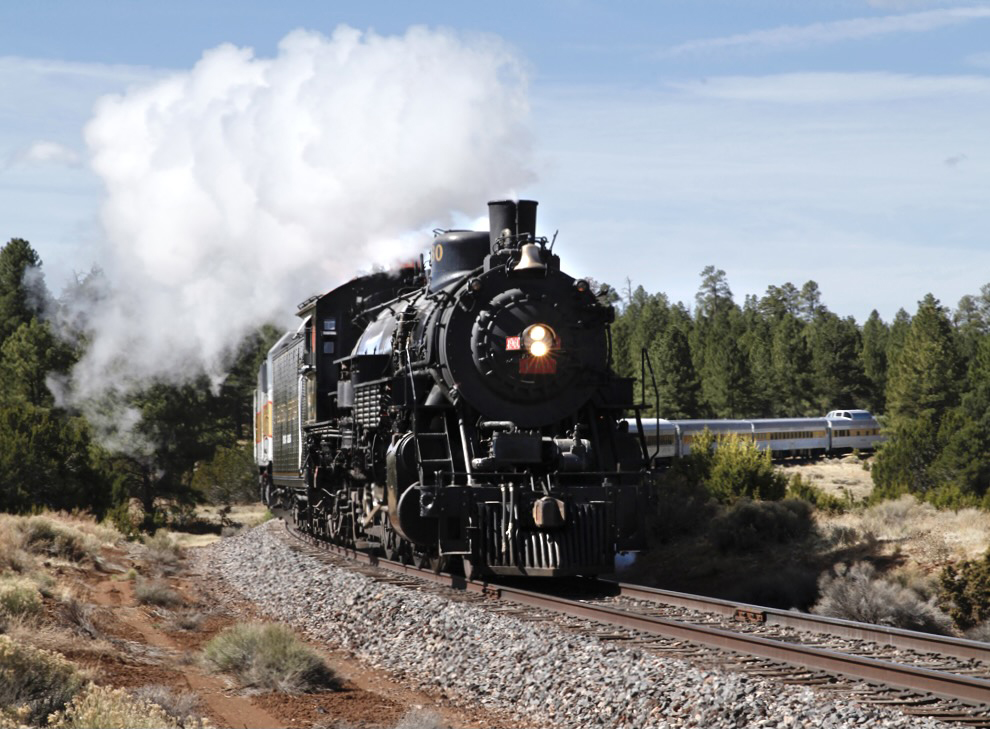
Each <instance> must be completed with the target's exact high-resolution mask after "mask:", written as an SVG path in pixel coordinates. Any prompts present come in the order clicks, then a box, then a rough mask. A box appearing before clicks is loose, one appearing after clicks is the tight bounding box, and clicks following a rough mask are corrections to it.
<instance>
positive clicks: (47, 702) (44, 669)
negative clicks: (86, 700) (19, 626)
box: [0, 635, 86, 726]
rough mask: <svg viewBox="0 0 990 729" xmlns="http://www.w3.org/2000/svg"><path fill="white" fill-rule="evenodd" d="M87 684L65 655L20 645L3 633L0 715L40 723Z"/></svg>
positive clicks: (0, 653)
mask: <svg viewBox="0 0 990 729" xmlns="http://www.w3.org/2000/svg"><path fill="white" fill-rule="evenodd" d="M85 684H86V678H85V676H83V675H82V674H81V673H79V672H78V670H77V669H76V667H75V666H74V665H73V664H72V663H70V662H69V661H68V660H66V659H65V657H64V656H61V655H59V654H58V653H55V652H52V651H44V650H38V649H36V648H31V647H28V646H25V645H19V644H17V643H15V642H14V641H13V640H11V639H10V637H9V636H6V635H0V715H4V714H5V715H6V717H7V718H8V720H13V721H21V722H24V723H26V724H28V725H29V726H41V725H42V724H44V723H45V720H46V719H47V718H48V715H49V714H51V713H52V712H54V711H59V710H60V709H62V708H63V707H64V706H65V705H66V703H68V702H69V701H70V700H71V699H72V698H73V697H74V696H75V695H76V694H77V693H79V691H80V690H81V689H82V688H83V686H84V685H85Z"/></svg>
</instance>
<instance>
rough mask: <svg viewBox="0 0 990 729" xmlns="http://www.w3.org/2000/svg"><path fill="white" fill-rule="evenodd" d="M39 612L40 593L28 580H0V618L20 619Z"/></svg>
mask: <svg viewBox="0 0 990 729" xmlns="http://www.w3.org/2000/svg"><path fill="white" fill-rule="evenodd" d="M39 612H41V593H40V592H38V587H37V585H35V584H34V583H33V582H31V581H30V580H26V579H24V578H18V577H3V578H0V616H6V617H21V616H30V615H37V614H38V613H39Z"/></svg>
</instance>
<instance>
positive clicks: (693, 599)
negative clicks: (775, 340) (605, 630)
mask: <svg viewBox="0 0 990 729" xmlns="http://www.w3.org/2000/svg"><path fill="white" fill-rule="evenodd" d="M599 582H601V583H602V584H603V585H607V586H608V587H609V589H613V590H615V594H617V595H621V596H622V597H629V598H634V599H638V600H646V601H649V602H657V603H663V604H665V605H674V606H676V607H683V608H688V609H691V610H698V611H702V612H711V613H717V614H719V615H724V616H726V617H730V618H736V619H740V620H743V621H751V622H755V623H764V624H766V625H780V626H782V627H788V628H794V629H796V630H808V631H813V632H816V633H827V634H828V635H832V636H836V637H839V638H849V639H851V640H863V641H870V642H872V643H877V644H878V645H882V646H887V647H891V648H899V649H903V650H913V651H919V652H923V653H938V654H939V655H943V656H952V657H953V658H966V659H977V660H981V661H985V662H987V663H988V664H990V643H982V642H980V641H976V640H967V639H965V638H952V637H949V636H944V635H934V634H930V633H919V632H916V631H913V630H905V629H903V628H892V627H889V626H885V625H872V624H870V623H857V622H854V621H852V620H842V619H840V618H829V617H825V616H822V615H811V614H809V613H799V612H795V611H792V610H779V609H776V608H768V607H761V606H759V605H750V604H747V603H740V602H732V601H730V600H720V599H718V598H713V597H704V596H701V595H690V594H687V593H683V592H672V591H670V590H661V589H658V588H654V587H643V586H641V585H630V584H626V583H622V582H612V581H611V580H600V581H599Z"/></svg>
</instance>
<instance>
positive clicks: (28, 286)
mask: <svg viewBox="0 0 990 729" xmlns="http://www.w3.org/2000/svg"><path fill="white" fill-rule="evenodd" d="M46 298H47V291H46V289H45V284H44V278H43V277H42V275H41V258H40V257H39V256H38V253H37V251H35V250H34V248H32V247H31V244H30V243H28V242H27V241H26V240H24V239H23V238H13V239H11V241H10V242H9V243H7V245H5V246H4V247H3V248H2V249H0V344H2V343H3V342H4V341H5V340H6V339H7V337H9V336H10V335H11V334H12V333H13V332H14V330H16V329H17V327H19V326H20V325H21V324H27V323H28V322H30V321H31V319H33V318H34V317H35V315H36V314H38V313H39V312H40V311H41V309H42V307H43V305H44V302H45V299H46Z"/></svg>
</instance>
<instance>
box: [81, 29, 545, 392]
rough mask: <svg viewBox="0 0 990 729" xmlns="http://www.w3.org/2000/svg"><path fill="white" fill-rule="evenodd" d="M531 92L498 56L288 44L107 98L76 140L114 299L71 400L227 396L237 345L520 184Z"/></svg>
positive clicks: (226, 56) (344, 33) (412, 42)
mask: <svg viewBox="0 0 990 729" xmlns="http://www.w3.org/2000/svg"><path fill="white" fill-rule="evenodd" d="M527 113H528V106H527V99H526V79H525V75H524V73H523V71H522V68H521V65H520V62H519V61H518V59H517V58H516V57H515V55H514V54H513V53H512V52H511V51H510V50H509V49H508V48H507V47H506V46H505V45H504V44H503V43H502V42H500V41H499V40H497V39H494V38H490V37H480V36H469V37H468V36H461V35H459V34H456V33H454V32H450V31H432V30H428V29H426V28H422V27H420V28H412V29H410V30H409V31H408V32H406V33H405V34H404V35H402V36H394V37H383V36H378V35H375V34H374V33H361V32H359V31H357V30H354V29H351V28H347V27H340V28H338V29H337V30H336V31H335V32H334V33H333V34H332V36H331V37H329V38H328V37H324V36H322V35H319V34H317V33H311V32H305V31H297V32H294V33H291V34H289V35H288V36H286V37H285V38H284V39H283V40H282V42H281V43H280V45H279V50H278V53H277V55H276V56H275V57H272V58H259V57H256V56H254V54H253V53H252V52H251V51H250V50H248V49H243V48H237V47H234V46H232V45H223V46H220V47H218V48H215V49H213V50H211V51H208V52H207V53H205V54H204V55H203V57H202V59H201V60H200V61H199V62H198V63H197V64H196V65H195V67H194V68H192V69H191V70H189V71H184V72H181V73H174V74H172V75H170V76H168V77H166V78H163V79H161V80H159V81H156V82H154V83H151V84H147V85H143V86H140V87H135V88H133V89H132V90H131V91H129V92H128V93H125V94H122V95H115V96H111V97H107V98H104V99H103V100H101V101H100V102H99V104H98V105H97V108H96V113H95V116H94V118H93V120H92V121H91V122H90V124H89V125H88V127H87V129H86V139H87V142H88V144H89V148H90V152H91V154H92V160H93V161H92V165H93V169H94V170H95V172H96V173H97V174H98V175H99V176H100V178H101V179H102V180H103V182H104V184H105V186H106V190H107V196H108V197H107V201H106V203H105V205H104V207H103V211H102V219H103V222H104V226H105V229H106V234H107V237H108V243H109V246H108V250H107V252H106V255H105V257H104V259H103V260H101V261H99V263H100V265H101V266H102V267H103V268H104V269H105V270H106V274H107V276H108V278H109V279H110V290H111V291H112V295H111V296H110V297H109V298H106V299H102V300H99V301H97V302H96V303H95V305H94V307H93V309H92V310H91V311H87V312H84V314H83V315H82V316H83V318H84V319H85V320H86V321H88V322H90V323H91V325H92V326H93V327H94V328H95V331H94V332H93V335H92V338H91V344H90V347H89V349H88V351H87V355H86V357H85V359H84V360H83V361H82V362H80V363H79V365H78V366H77V368H76V370H75V372H74V375H73V376H74V386H75V388H76V392H77V393H81V394H82V395H93V394H97V393H100V392H102V391H103V389H104V388H106V387H113V386H118V385H120V384H121V383H124V384H127V383H135V382H140V381H143V380H144V379H145V378H164V379H167V380H182V379H184V378H188V377H191V376H195V375H197V374H200V373H203V372H206V373H208V374H209V375H210V376H211V377H213V378H215V380H216V379H221V378H222V377H223V376H224V368H225V366H226V365H227V364H228V362H227V358H228V357H229V355H230V352H231V351H232V350H233V349H234V348H235V347H236V346H237V344H238V343H239V342H240V340H241V338H242V337H243V336H244V335H245V334H246V333H248V332H250V331H252V330H253V329H254V328H255V327H257V326H259V325H261V324H263V323H265V322H269V321H273V320H277V321H280V322H285V321H286V320H287V319H291V318H292V314H293V313H294V312H295V309H296V304H297V303H298V302H299V301H301V300H303V299H304V298H306V297H307V296H308V295H310V294H312V293H314V292H318V291H326V290H329V289H330V288H332V287H334V286H336V285H338V284H340V283H343V282H344V281H346V280H347V279H348V278H350V277H351V276H353V275H355V274H356V273H358V272H360V271H361V270H367V269H368V268H370V267H371V265H372V264H374V263H391V262H393V261H394V260H396V258H398V257H400V256H403V257H404V256H408V255H409V254H412V253H415V254H418V253H419V252H420V251H421V250H422V249H423V248H425V247H426V246H427V245H428V242H429V238H428V233H425V234H423V235H421V236H419V237H418V238H417V240H416V245H410V244H409V242H408V241H409V235H408V234H409V233H410V231H419V230H423V229H426V230H428V229H429V228H430V227H432V226H434V225H437V224H444V223H446V222H449V221H450V219H451V216H452V215H453V214H455V213H457V212H460V213H462V214H467V215H474V214H477V213H478V212H479V209H480V210H484V205H485V202H486V201H487V200H488V199H491V198H492V197H496V196H500V195H504V194H506V193H507V192H509V191H510V190H512V189H513V188H515V187H516V186H518V185H520V184H524V183H526V182H528V181H529V180H531V179H532V173H531V172H530V167H529V153H528V150H529V145H528V134H527V129H526V118H527Z"/></svg>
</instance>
